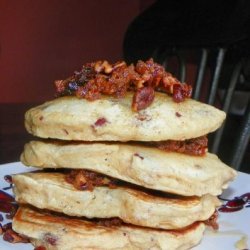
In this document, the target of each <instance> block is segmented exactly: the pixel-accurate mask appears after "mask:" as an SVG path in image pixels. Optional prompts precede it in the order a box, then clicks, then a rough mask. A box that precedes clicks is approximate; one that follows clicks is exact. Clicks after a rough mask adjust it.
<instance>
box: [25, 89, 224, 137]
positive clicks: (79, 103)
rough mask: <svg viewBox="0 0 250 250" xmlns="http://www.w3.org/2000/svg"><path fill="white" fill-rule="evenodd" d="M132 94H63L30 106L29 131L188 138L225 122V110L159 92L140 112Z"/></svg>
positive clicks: (54, 134)
mask: <svg viewBox="0 0 250 250" xmlns="http://www.w3.org/2000/svg"><path fill="white" fill-rule="evenodd" d="M131 103H132V94H130V93H129V94H127V96H126V97H125V98H121V99H116V98H112V97H102V99H99V100H96V101H87V100H85V99H78V98H76V97H61V98H58V99H55V100H52V101H50V102H46V103H44V104H43V105H40V106H37V107H35V108H32V109H30V110H29V111H27V112H26V115H25V125H26V128H27V130H28V132H30V133H32V134H33V135H35V136H38V137H42V138H57V139H63V140H82V141H161V140H169V139H171V140H185V139H190V138H195V137H199V136H202V135H206V134H208V133H210V132H212V131H214V130H216V129H217V128H218V127H220V126H221V124H222V122H223V120H224V119H225V113H224V112H223V111H220V110H218V109H216V108H214V107H213V106H210V105H207V104H204V103H200V102H197V101H194V100H192V99H187V100H185V101H184V102H181V103H176V102H174V101H173V100H172V98H171V97H169V96H168V95H166V94H161V93H156V96H155V99H154V101H153V103H152V104H151V105H150V106H149V107H148V108H146V109H145V110H141V111H140V112H134V111H133V110H132V109H131Z"/></svg>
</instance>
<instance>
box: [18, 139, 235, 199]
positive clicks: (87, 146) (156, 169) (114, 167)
mask: <svg viewBox="0 0 250 250" xmlns="http://www.w3.org/2000/svg"><path fill="white" fill-rule="evenodd" d="M21 161H22V162H23V164H25V165H27V166H35V167H39V168H72V169H87V170H91V171H94V172H98V173H102V174H105V175H108V176H111V177H114V178H116V179H120V180H124V181H126V182H130V183H134V184H136V185H139V186H143V187H146V188H150V189H155V190H160V191H164V192H169V193H174V194H179V195H184V196H202V195H205V194H211V195H219V194H221V193H222V191H223V189H225V188H227V187H228V184H229V181H231V180H232V179H233V178H234V177H235V176H236V171H235V170H233V169H232V168H230V167H228V166H227V165H225V164H224V163H223V162H221V161H220V160H219V159H218V157H217V156H216V155H214V154H210V153H207V154H206V155H205V156H202V157H199V156H190V155H185V154H180V153H174V152H164V151H161V150H159V149H156V148H151V147H144V146H135V145H128V144H119V143H56V142H41V141H32V142H29V143H28V144H26V145H25V148H24V152H23V154H22V156H21Z"/></svg>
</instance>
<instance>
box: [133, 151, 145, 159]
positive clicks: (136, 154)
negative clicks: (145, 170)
mask: <svg viewBox="0 0 250 250" xmlns="http://www.w3.org/2000/svg"><path fill="white" fill-rule="evenodd" d="M134 156H137V157H139V158H141V159H142V160H143V159H144V157H142V156H141V155H139V154H138V153H135V154H134Z"/></svg>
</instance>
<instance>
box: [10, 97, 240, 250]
mask: <svg viewBox="0 0 250 250" xmlns="http://www.w3.org/2000/svg"><path fill="white" fill-rule="evenodd" d="M131 102H132V94H131V93H127V94H126V96H125V97H124V98H122V99H117V98H113V97H110V96H106V97H105V96H104V97H102V98H101V99H98V100H95V101H94V102H89V101H87V100H86V99H78V98H77V97H73V96H67V97H60V98H57V99H55V100H52V101H50V102H46V103H44V104H43V105H40V106H38V107H35V108H32V109H31V110H29V111H28V112H27V113H26V116H25V124H26V128H27V130H28V132H30V133H32V134H33V135H34V136H38V137H40V138H47V139H42V140H39V141H31V142H29V143H28V144H26V145H25V149H24V152H23V154H22V156H21V160H22V162H23V163H24V164H25V165H27V166H35V167H38V168H43V169H44V170H43V171H38V172H32V173H24V174H17V175H15V176H13V182H14V193H15V196H16V200H17V202H18V203H19V204H20V207H19V210H18V212H17V214H16V215H15V217H14V220H13V229H14V230H15V231H16V232H17V233H20V234H21V235H24V236H26V237H28V238H29V239H30V241H31V242H32V244H34V246H36V247H39V246H41V247H44V248H45V249H47V250H49V249H60V250H64V249H65V250H66V249H68V250H69V249H178V250H180V249H189V248H191V247H193V246H195V245H197V244H198V243H199V242H200V240H201V238H202V235H203V232H204V230H205V225H206V224H209V222H212V223H213V222H214V221H213V220H214V218H215V216H214V213H215V211H216V207H217V206H218V205H219V204H220V203H219V201H218V199H217V197H216V196H217V195H219V194H221V193H222V191H223V189H225V188H227V186H228V183H229V182H230V181H231V180H232V179H233V178H234V177H235V175H236V172H235V171H234V170H233V169H231V168H230V167H228V166H226V165H225V164H224V163H222V162H221V161H220V160H219V159H218V157H217V156H216V155H213V154H210V153H208V152H206V153H205V154H204V155H202V156H196V155H190V154H186V153H185V152H183V153H180V152H174V149H173V150H172V151H171V150H168V151H164V150H161V149H159V148H157V147H156V145H157V143H159V142H161V141H164V142H166V141H167V142H168V141H170V140H171V141H172V142H173V141H174V142H176V143H177V142H179V141H182V142H184V144H185V142H186V143H187V144H188V143H190V141H192V140H193V139H194V138H198V137H200V136H203V135H207V134H208V133H210V132H212V131H214V130H216V129H217V128H219V127H220V125H221V124H222V122H223V120H224V119H225V113H224V112H222V111H220V110H218V109H216V108H214V107H212V106H209V105H207V104H203V103H200V102H197V101H194V100H192V99H187V100H185V101H184V102H181V103H175V102H173V101H172V98H171V97H169V96H168V95H166V94H161V93H156V94H155V98H154V102H153V103H152V104H151V105H150V106H149V107H147V108H146V109H144V110H141V111H139V112H134V111H133V110H131ZM48 138H50V139H48ZM51 138H53V139H51ZM154 142H157V143H154ZM49 169H51V170H49ZM52 169H53V170H52ZM210 224H211V223H210ZM214 225H215V222H214Z"/></svg>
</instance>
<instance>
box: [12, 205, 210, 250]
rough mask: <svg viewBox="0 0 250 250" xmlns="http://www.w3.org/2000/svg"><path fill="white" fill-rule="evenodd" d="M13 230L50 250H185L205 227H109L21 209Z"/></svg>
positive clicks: (199, 235)
mask: <svg viewBox="0 0 250 250" xmlns="http://www.w3.org/2000/svg"><path fill="white" fill-rule="evenodd" d="M13 229H14V230H15V231H16V232H17V233H20V234H22V235H24V236H27V237H28V238H30V240H31V242H32V244H33V245H34V246H44V247H46V249H47V250H56V249H58V250H76V249H77V250H80V249H84V250H87V249H89V250H90V249H91V250H93V249H100V250H101V249H105V250H108V249H112V250H114V249H120V250H122V249H124V250H129V249H131V250H132V249H133V250H139V249H141V250H144V249H154V250H157V249H168V250H175V249H176V250H185V249H190V248H191V247H193V246H195V245H197V244H198V243H199V242H200V240H201V238H202V236H203V232H204V229H205V225H204V224H203V223H202V222H197V223H195V224H193V225H192V226H190V227H188V228H185V229H182V230H172V231H166V230H156V229H146V228H141V227H134V226H131V225H121V226H113V227H106V226H101V225H98V224H96V223H93V222H90V221H86V220H80V219H73V218H68V217H62V216H58V215H51V214H49V213H45V212H41V211H36V210H33V209H31V208H27V207H21V208H19V210H18V212H17V214H16V215H15V217H14V220H13Z"/></svg>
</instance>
